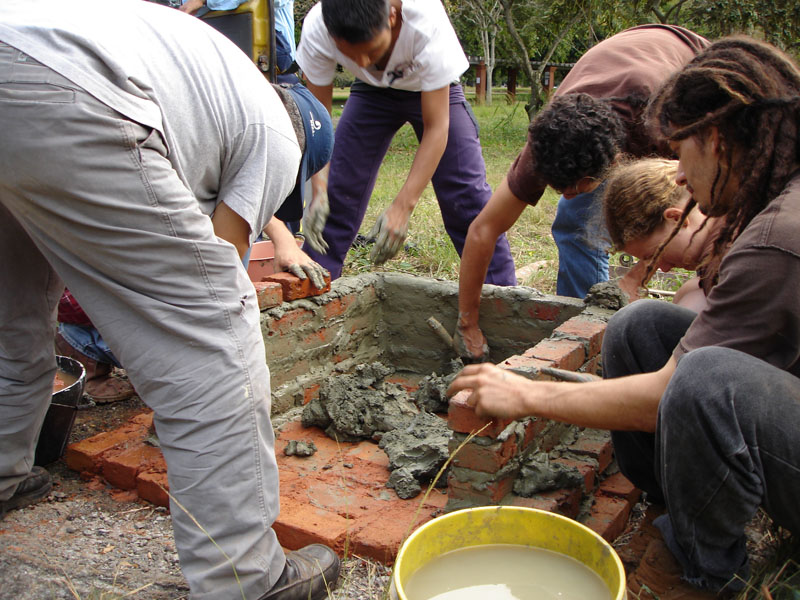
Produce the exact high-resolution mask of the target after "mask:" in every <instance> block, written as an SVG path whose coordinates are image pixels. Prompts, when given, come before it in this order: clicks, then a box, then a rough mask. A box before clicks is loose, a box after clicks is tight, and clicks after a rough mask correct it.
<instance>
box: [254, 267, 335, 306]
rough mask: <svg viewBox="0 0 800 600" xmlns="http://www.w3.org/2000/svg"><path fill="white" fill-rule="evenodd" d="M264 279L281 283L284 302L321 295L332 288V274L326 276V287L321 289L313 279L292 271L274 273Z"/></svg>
mask: <svg viewBox="0 0 800 600" xmlns="http://www.w3.org/2000/svg"><path fill="white" fill-rule="evenodd" d="M262 281H274V282H276V283H279V284H281V287H282V288H283V301H284V302H291V301H292V300H300V299H301V298H310V297H311V296H319V295H321V294H324V293H325V292H329V291H330V289H331V278H330V275H329V276H327V277H325V287H323V288H322V289H321V290H320V289H317V288H316V287H314V284H313V283H311V279H309V278H306V279H300V278H299V277H297V276H296V275H292V274H291V273H274V274H272V275H268V276H267V277H264V278H263V280H262Z"/></svg>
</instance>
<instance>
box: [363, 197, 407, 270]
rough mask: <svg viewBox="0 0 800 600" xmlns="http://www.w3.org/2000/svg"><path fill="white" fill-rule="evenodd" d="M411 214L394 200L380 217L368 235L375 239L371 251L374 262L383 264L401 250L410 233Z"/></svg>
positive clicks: (370, 254)
mask: <svg viewBox="0 0 800 600" xmlns="http://www.w3.org/2000/svg"><path fill="white" fill-rule="evenodd" d="M410 216H411V213H410V212H409V211H407V210H405V209H403V208H402V207H400V206H399V205H398V204H397V203H396V202H392V203H391V204H390V205H389V206H388V207H386V210H384V211H383V213H382V214H381V216H380V217H378V220H377V221H376V222H375V225H373V227H372V230H371V231H370V232H369V236H368V237H370V238H374V239H375V245H374V246H373V247H372V251H371V252H370V253H369V258H370V260H371V261H372V262H373V264H376V265H382V264H383V263H385V262H386V261H387V260H389V259H390V258H393V257H394V256H395V255H396V254H397V253H398V252H399V251H400V249H401V248H402V247H403V244H404V243H405V241H406V235H408V219H409V218H410Z"/></svg>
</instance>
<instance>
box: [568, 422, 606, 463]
mask: <svg viewBox="0 0 800 600" xmlns="http://www.w3.org/2000/svg"><path fill="white" fill-rule="evenodd" d="M590 431H591V430H588V429H587V430H585V431H584V433H583V434H582V435H581V436H580V437H579V438H578V439H577V440H576V441H575V443H574V444H572V445H571V446H570V447H569V449H570V451H571V452H574V453H575V454H583V455H586V456H591V457H592V458H594V459H595V460H597V463H598V467H597V468H598V472H600V473H602V472H603V471H605V470H606V469H607V468H608V465H610V464H611V459H612V457H613V454H614V447H613V445H612V444H611V440H610V439H609V438H607V437H595V436H594V435H592V434H591V433H590Z"/></svg>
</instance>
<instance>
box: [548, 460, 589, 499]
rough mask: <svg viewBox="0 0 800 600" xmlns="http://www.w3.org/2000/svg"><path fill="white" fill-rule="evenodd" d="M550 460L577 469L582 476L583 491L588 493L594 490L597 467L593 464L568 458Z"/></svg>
mask: <svg viewBox="0 0 800 600" xmlns="http://www.w3.org/2000/svg"><path fill="white" fill-rule="evenodd" d="M552 462H554V463H559V464H562V465H564V466H566V467H570V468H573V469H575V470H577V471H578V472H579V473H580V474H581V476H582V477H583V489H584V491H585V492H586V493H589V494H591V493H592V492H593V491H594V488H595V484H596V482H597V469H596V468H595V467H594V465H591V464H589V463H588V462H584V461H577V460H570V459H568V458H555V459H553V461H552Z"/></svg>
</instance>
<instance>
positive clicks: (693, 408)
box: [659, 346, 746, 419]
mask: <svg viewBox="0 0 800 600" xmlns="http://www.w3.org/2000/svg"><path fill="white" fill-rule="evenodd" d="M732 352H733V353H736V351H735V350H731V349H730V348H721V347H718V346H706V347H704V348H698V349H696V350H692V351H691V352H689V353H687V354H685V355H683V357H681V359H680V361H679V362H678V365H677V366H676V368H675V372H674V373H673V374H672V377H671V378H670V381H669V385H668V386H667V389H666V390H665V392H664V396H663V397H662V399H661V404H660V405H659V414H660V415H661V417H662V418H664V417H669V416H670V415H672V414H674V415H676V417H677V418H678V419H687V418H692V417H691V416H690V415H693V414H696V413H698V412H699V411H702V412H705V413H707V414H711V413H716V412H717V410H716V409H715V408H714V405H715V404H716V403H718V402H721V403H724V402H725V394H724V393H722V392H723V387H724V386H725V385H726V384H728V383H730V382H731V381H733V380H735V379H736V377H738V376H742V375H744V371H742V370H741V369H740V368H738V367H736V366H735V363H733V362H732V361H730V360H729V358H730V353H732ZM744 376H746V375H744Z"/></svg>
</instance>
